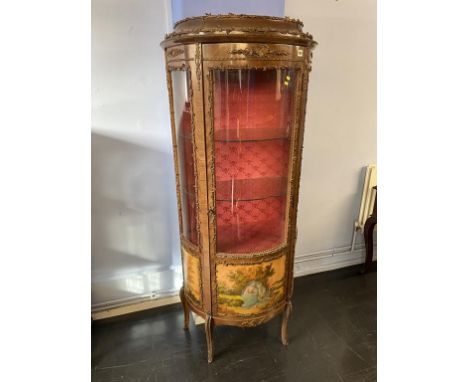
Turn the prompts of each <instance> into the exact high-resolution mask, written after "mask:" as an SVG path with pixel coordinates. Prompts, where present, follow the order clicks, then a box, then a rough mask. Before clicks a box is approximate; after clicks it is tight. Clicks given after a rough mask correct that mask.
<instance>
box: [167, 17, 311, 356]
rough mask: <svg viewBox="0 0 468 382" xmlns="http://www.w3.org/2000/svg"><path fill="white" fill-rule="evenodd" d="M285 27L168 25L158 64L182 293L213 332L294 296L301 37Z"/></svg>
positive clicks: (265, 315) (285, 22) (247, 321)
mask: <svg viewBox="0 0 468 382" xmlns="http://www.w3.org/2000/svg"><path fill="white" fill-rule="evenodd" d="M302 26H303V25H302V23H301V22H300V21H298V20H293V19H290V18H278V17H262V16H249V15H233V14H229V15H206V16H201V17H194V18H188V19H184V20H182V21H179V22H178V23H176V24H175V26H174V32H172V33H170V34H169V35H167V36H166V38H165V40H164V41H163V42H162V43H161V45H162V47H163V48H164V49H165V54H166V68H167V85H168V92H169V98H170V100H169V102H170V110H171V122H172V138H173V149H174V162H175V170H176V181H177V194H178V207H179V224H180V240H181V251H182V263H183V274H184V285H183V287H182V289H181V291H180V298H181V301H182V304H183V307H184V327H185V328H186V329H187V328H188V322H189V311H190V310H192V311H194V312H195V313H196V314H198V315H200V316H202V317H204V318H205V331H206V340H207V348H208V362H211V361H212V360H213V340H212V335H213V333H212V332H213V327H214V326H216V325H234V326H240V327H247V326H256V325H259V324H262V323H265V322H267V321H268V320H270V319H272V318H273V317H275V316H276V315H278V314H281V313H282V315H283V319H282V325H281V340H282V342H283V344H284V345H286V344H287V341H288V339H287V322H288V318H289V315H290V314H291V309H292V305H291V296H292V291H293V263H294V246H295V241H296V236H297V234H296V215H297V203H298V193H299V178H300V171H301V156H302V142H303V130H304V129H303V128H304V118H305V106H306V96H307V85H308V79H309V71H310V69H311V57H312V49H313V47H314V45H315V44H316V43H315V41H314V40H313V39H312V36H311V35H310V34H308V33H304V32H303V31H302Z"/></svg>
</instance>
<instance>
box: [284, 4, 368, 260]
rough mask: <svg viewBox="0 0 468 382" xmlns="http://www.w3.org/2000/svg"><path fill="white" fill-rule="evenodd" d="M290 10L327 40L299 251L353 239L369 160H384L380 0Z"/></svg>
mask: <svg viewBox="0 0 468 382" xmlns="http://www.w3.org/2000/svg"><path fill="white" fill-rule="evenodd" d="M285 14H286V16H289V17H293V18H299V19H301V20H302V21H303V22H304V30H305V31H307V32H309V33H311V34H312V35H313V36H314V39H315V40H316V41H318V43H319V45H318V46H317V47H316V48H315V50H314V58H313V69H312V73H311V77H310V83H309V96H308V102H307V114H306V126H305V131H306V132H305V138H304V157H303V165H302V180H301V190H300V202H299V216H298V229H299V236H298V241H297V247H296V253H297V256H301V255H306V254H312V253H317V254H320V253H322V252H327V250H330V249H333V248H338V247H346V246H349V245H350V243H351V238H352V227H353V222H354V220H355V219H356V217H357V214H358V212H359V205H360V195H361V190H362V181H363V173H362V167H363V166H366V165H367V164H370V163H375V162H376V160H377V153H376V144H377V142H376V141H377V129H376V124H377V121H376V97H377V95H376V76H377V74H376V56H377V42H376V32H377V31H376V16H377V15H376V1H375V0H354V1H352V0H338V1H335V0H312V1H311V0H286V11H285ZM358 239H359V241H361V242H362V238H361V236H359V237H358ZM359 241H358V242H359Z"/></svg>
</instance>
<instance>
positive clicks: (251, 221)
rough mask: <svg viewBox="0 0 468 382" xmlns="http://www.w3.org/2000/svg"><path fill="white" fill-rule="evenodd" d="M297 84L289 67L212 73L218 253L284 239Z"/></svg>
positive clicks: (254, 248) (271, 245)
mask: <svg viewBox="0 0 468 382" xmlns="http://www.w3.org/2000/svg"><path fill="white" fill-rule="evenodd" d="M297 82H298V81H297V71H296V69H289V68H271V69H263V68H260V69H250V68H245V69H213V70H212V86H213V88H212V91H213V115H212V118H213V130H214V137H213V140H214V162H215V183H216V250H217V252H225V253H238V254H239V253H252V252H261V251H267V250H271V249H274V248H277V247H279V246H281V245H282V244H283V243H284V242H285V240H286V227H285V225H286V222H287V216H286V209H287V200H288V174H289V168H290V157H291V156H290V151H291V140H292V138H291V133H292V130H293V126H294V120H293V118H294V112H293V108H294V98H295V94H296V91H297V89H296V87H297Z"/></svg>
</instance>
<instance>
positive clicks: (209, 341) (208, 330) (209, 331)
mask: <svg viewBox="0 0 468 382" xmlns="http://www.w3.org/2000/svg"><path fill="white" fill-rule="evenodd" d="M213 326H214V323H213V320H212V318H211V316H210V315H209V314H207V315H206V319H205V335H206V347H207V349H208V363H211V362H213Z"/></svg>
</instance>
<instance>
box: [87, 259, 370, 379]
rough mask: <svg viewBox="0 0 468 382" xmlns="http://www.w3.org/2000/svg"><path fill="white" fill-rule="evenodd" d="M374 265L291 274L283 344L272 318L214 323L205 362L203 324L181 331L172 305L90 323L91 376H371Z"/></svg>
mask: <svg viewBox="0 0 468 382" xmlns="http://www.w3.org/2000/svg"><path fill="white" fill-rule="evenodd" d="M376 270H377V265H376V264H375V263H374V264H373V267H372V269H371V271H370V273H368V274H366V275H360V274H359V267H350V268H345V269H340V270H337V271H333V272H327V273H322V274H317V275H311V276H305V277H301V278H298V279H296V281H295V290H294V297H293V314H292V316H291V318H290V321H289V339H290V341H289V342H290V343H289V346H288V347H283V346H282V345H281V342H280V340H279V331H280V318H279V317H278V318H274V319H273V320H272V321H270V322H269V323H267V324H265V325H262V326H258V327H256V328H248V329H240V328H233V327H224V326H223V327H216V328H215V331H214V338H215V342H214V345H215V348H214V349H215V355H214V357H215V360H214V362H213V363H212V364H210V365H208V363H207V362H206V343H205V334H204V326H203V325H198V326H196V327H195V326H194V325H193V322H192V321H191V323H190V331H188V332H185V331H184V330H183V329H182V321H183V317H182V316H183V315H182V308H181V306H180V305H172V306H168V307H165V308H160V309H157V310H152V311H146V312H141V313H138V314H136V315H133V316H127V317H125V318H124V317H120V318H117V319H113V320H108V321H107V322H106V321H102V322H99V323H95V324H93V327H92V361H91V366H92V380H93V381H94V382H104V381H105V382H111V381H128V382H130V381H158V382H159V381H171V382H172V381H176V382H182V381H190V382H196V381H222V382H228V381H243V382H247V381H326V382H334V381H341V382H343V381H345V382H358V381H376V379H377V369H376V363H377V354H376V346H377V271H376Z"/></svg>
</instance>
